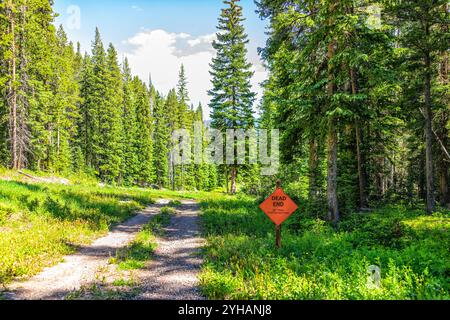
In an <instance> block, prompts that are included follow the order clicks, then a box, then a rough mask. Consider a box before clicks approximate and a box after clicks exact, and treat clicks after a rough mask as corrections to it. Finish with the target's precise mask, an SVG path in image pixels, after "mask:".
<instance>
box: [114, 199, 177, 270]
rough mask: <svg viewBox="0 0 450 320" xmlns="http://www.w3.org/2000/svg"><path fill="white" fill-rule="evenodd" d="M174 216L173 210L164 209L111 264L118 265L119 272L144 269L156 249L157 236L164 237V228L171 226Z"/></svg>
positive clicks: (118, 253) (120, 251) (118, 252)
mask: <svg viewBox="0 0 450 320" xmlns="http://www.w3.org/2000/svg"><path fill="white" fill-rule="evenodd" d="M174 214H175V210H174V209H173V208H170V207H164V208H162V209H161V212H160V213H159V214H158V215H156V216H154V217H153V218H152V220H151V221H150V222H149V223H148V224H147V225H146V226H145V227H144V228H143V229H142V231H141V232H139V233H138V234H137V236H136V238H135V239H134V241H133V242H132V243H131V244H130V245H129V246H128V247H127V248H124V249H122V250H118V251H117V253H116V257H115V258H113V259H111V263H115V264H117V265H118V267H119V270H136V269H142V268H144V267H145V264H146V263H147V261H148V260H150V259H151V257H152V255H153V251H154V250H155V249H156V246H157V244H156V239H155V236H161V235H163V228H164V227H165V226H167V225H169V223H170V219H171V217H172V216H173V215H174Z"/></svg>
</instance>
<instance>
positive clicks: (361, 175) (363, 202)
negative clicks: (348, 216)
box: [350, 68, 367, 208]
mask: <svg viewBox="0 0 450 320" xmlns="http://www.w3.org/2000/svg"><path fill="white" fill-rule="evenodd" d="M350 78H351V87H352V94H353V95H356V94H358V91H359V89H358V79H357V75H356V72H355V70H353V69H352V68H351V69H350ZM355 135H356V161H357V164H358V182H359V183H358V186H359V207H360V208H365V207H367V194H366V173H365V168H364V160H363V155H362V150H361V145H362V142H361V141H362V130H361V126H360V124H359V119H356V120H355Z"/></svg>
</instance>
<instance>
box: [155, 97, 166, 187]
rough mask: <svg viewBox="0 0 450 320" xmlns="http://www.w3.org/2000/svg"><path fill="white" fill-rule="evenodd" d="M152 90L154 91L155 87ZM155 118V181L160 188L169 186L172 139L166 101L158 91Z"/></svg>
mask: <svg viewBox="0 0 450 320" xmlns="http://www.w3.org/2000/svg"><path fill="white" fill-rule="evenodd" d="M152 91H153V92H154V89H153V90H152ZM152 95H153V94H152ZM153 119H154V134H153V141H154V148H153V153H154V155H153V163H154V168H155V183H156V184H157V185H158V186H159V187H160V188H167V187H168V186H169V158H168V155H169V148H168V145H169V142H170V140H171V133H170V124H169V123H168V119H167V112H166V102H165V101H164V99H163V98H162V97H161V96H160V94H159V93H156V92H155V94H154V106H153Z"/></svg>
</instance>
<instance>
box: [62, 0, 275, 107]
mask: <svg viewBox="0 0 450 320" xmlns="http://www.w3.org/2000/svg"><path fill="white" fill-rule="evenodd" d="M241 5H242V6H243V8H244V15H245V18H246V19H247V20H246V21H245V27H246V32H247V33H248V35H249V39H250V43H249V46H248V49H249V54H248V58H249V60H250V62H252V63H253V64H254V71H255V77H254V79H253V81H252V83H253V85H254V90H255V91H257V92H258V94H259V96H260V95H261V88H260V87H259V85H258V83H259V82H261V81H263V80H264V79H265V78H266V76H267V73H266V72H265V70H264V68H263V67H262V64H261V61H260V60H259V56H258V54H257V49H258V47H263V46H264V44H265V40H266V35H265V31H266V30H265V28H266V22H265V21H261V20H260V18H259V17H258V15H257V13H255V10H256V5H255V3H254V0H242V1H241ZM222 7H223V3H222V1H221V0H184V1H183V0H147V1H143V0H133V1H127V0H95V1H92V0H56V1H55V6H54V8H55V11H56V12H57V13H59V14H60V16H59V17H58V18H57V19H56V24H58V25H59V24H63V26H64V28H65V29H66V32H67V33H68V36H69V39H70V40H72V41H73V42H77V41H79V42H80V43H81V45H82V49H83V51H85V50H87V51H90V46H91V42H92V39H93V37H94V30H95V27H96V26H98V27H99V29H100V32H101V34H102V39H103V41H104V42H105V45H106V44H107V43H109V42H112V43H113V44H114V45H115V46H116V48H117V49H118V51H119V54H120V56H121V57H125V56H126V57H128V59H129V60H130V64H131V67H132V70H133V72H134V73H135V74H137V75H139V76H140V77H141V78H142V79H143V80H147V79H148V74H149V73H151V75H152V80H153V82H154V84H155V86H156V87H157V89H158V90H160V91H161V92H162V93H167V91H168V90H169V89H170V88H171V87H174V86H175V85H176V82H177V70H178V69H179V66H180V65H181V63H183V64H185V67H186V72H187V75H188V78H189V81H190V84H189V89H190V91H191V92H190V94H191V99H192V102H193V103H194V104H197V103H198V102H202V103H203V104H207V103H208V101H209V99H208V97H207V95H206V91H207V90H208V89H209V74H208V70H209V67H208V64H209V62H210V60H211V58H212V56H213V54H214V52H213V50H212V48H211V46H210V43H211V41H212V40H213V39H214V34H215V32H216V25H217V18H218V16H219V14H220V9H221V8H222Z"/></svg>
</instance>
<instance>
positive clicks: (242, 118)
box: [209, 0, 255, 194]
mask: <svg viewBox="0 0 450 320" xmlns="http://www.w3.org/2000/svg"><path fill="white" fill-rule="evenodd" d="M238 3H239V0H230V1H224V4H225V6H226V8H225V9H223V10H222V13H221V15H220V18H219V25H218V27H217V29H218V30H219V32H218V33H217V39H216V40H215V41H214V42H213V47H214V49H215V50H216V52H217V56H216V57H215V58H213V61H212V63H211V71H210V74H211V76H212V85H213V88H212V89H211V90H210V91H209V95H210V96H211V102H210V105H209V106H210V108H211V120H212V123H211V126H212V127H213V128H215V129H219V130H226V129H249V128H252V127H253V126H254V117H253V110H252V107H253V102H254V100H255V93H253V92H252V91H251V84H250V79H251V77H252V76H253V72H252V71H251V70H250V68H251V64H250V63H248V62H247V58H246V54H247V49H246V45H247V43H248V39H247V35H246V34H245V30H244V26H243V21H244V20H245V19H244V18H243V14H242V7H241V6H239V5H238ZM233 148H234V149H235V155H236V146H233ZM237 176H238V165H237V162H236V159H234V163H233V164H232V165H231V190H230V191H231V193H233V194H234V193H236V191H237V184H236V183H237ZM227 179H228V178H227Z"/></svg>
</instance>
